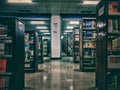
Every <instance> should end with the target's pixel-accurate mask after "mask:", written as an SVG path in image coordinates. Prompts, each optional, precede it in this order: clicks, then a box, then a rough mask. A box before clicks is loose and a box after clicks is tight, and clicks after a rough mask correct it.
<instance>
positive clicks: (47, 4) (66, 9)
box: [0, 0, 99, 14]
mask: <svg viewBox="0 0 120 90" xmlns="http://www.w3.org/2000/svg"><path fill="white" fill-rule="evenodd" d="M6 1H7V0H0V12H1V13H39V14H41V13H42V14H48V13H49V14H90V13H92V14H95V13H96V8H95V7H96V5H83V4H82V3H81V2H82V1H84V0H33V3H32V4H25V3H21V4H20V3H19V4H18V3H17V4H16V3H7V2H6ZM88 1H90V0H88ZM92 1H99V0H92Z"/></svg>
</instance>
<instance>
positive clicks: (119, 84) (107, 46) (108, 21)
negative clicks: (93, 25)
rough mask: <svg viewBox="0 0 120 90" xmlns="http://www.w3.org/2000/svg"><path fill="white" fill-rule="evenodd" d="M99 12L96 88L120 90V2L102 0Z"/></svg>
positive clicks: (117, 0)
mask: <svg viewBox="0 0 120 90" xmlns="http://www.w3.org/2000/svg"><path fill="white" fill-rule="evenodd" d="M97 11H98V12H97V32H98V35H97V69H96V87H97V88H98V90H120V22H119V20H120V1H119V0H109V1H107V0H101V1H100V2H99V4H98V5H97ZM103 51H104V52H103ZM103 80H104V81H103Z"/></svg>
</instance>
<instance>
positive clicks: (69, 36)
mask: <svg viewBox="0 0 120 90" xmlns="http://www.w3.org/2000/svg"><path fill="white" fill-rule="evenodd" d="M72 55H73V32H68V33H67V56H72Z"/></svg>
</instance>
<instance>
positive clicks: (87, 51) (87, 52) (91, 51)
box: [83, 50, 95, 57]
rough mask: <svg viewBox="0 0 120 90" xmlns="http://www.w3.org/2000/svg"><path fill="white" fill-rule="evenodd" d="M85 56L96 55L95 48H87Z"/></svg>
mask: <svg viewBox="0 0 120 90" xmlns="http://www.w3.org/2000/svg"><path fill="white" fill-rule="evenodd" d="M83 55H84V57H95V50H85V51H84V54H83Z"/></svg>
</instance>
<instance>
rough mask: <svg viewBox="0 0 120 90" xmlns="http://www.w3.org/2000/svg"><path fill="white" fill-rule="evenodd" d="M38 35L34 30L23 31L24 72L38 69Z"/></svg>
mask: <svg viewBox="0 0 120 90" xmlns="http://www.w3.org/2000/svg"><path fill="white" fill-rule="evenodd" d="M37 39H38V35H37V32H35V31H25V65H24V67H25V72H36V71H37V70H38V60H37V56H38V42H37Z"/></svg>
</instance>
